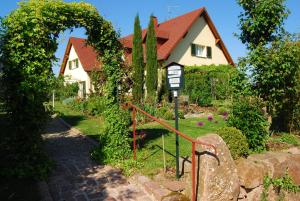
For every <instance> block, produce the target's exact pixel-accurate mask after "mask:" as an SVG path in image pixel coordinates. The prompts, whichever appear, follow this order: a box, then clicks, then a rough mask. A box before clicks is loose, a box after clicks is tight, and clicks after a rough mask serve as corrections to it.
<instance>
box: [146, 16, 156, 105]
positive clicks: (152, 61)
mask: <svg viewBox="0 0 300 201" xmlns="http://www.w3.org/2000/svg"><path fill="white" fill-rule="evenodd" d="M146 55H147V59H146V71H147V74H146V88H147V99H148V100H155V98H156V90H157V66H158V64H157V48H156V35H155V30H154V21H153V16H151V17H150V22H149V25H148V30H147V39H146Z"/></svg>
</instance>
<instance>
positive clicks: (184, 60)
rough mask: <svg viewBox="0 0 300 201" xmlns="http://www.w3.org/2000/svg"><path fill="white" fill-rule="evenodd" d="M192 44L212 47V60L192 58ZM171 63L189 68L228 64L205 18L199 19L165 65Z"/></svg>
mask: <svg viewBox="0 0 300 201" xmlns="http://www.w3.org/2000/svg"><path fill="white" fill-rule="evenodd" d="M192 43H194V44H199V45H204V46H210V47H211V48H212V58H201V57H196V56H192V54H191V44H192ZM171 62H177V63H180V64H182V65H187V66H194V65H197V66H198V65H210V64H216V65H218V64H228V62H227V60H226V57H225V55H224V54H223V52H222V50H221V49H220V47H219V46H218V45H216V39H215V37H214V35H213V33H212V31H211V30H210V28H209V26H208V25H207V23H206V21H205V19H204V17H199V18H198V19H197V20H196V22H195V23H194V24H193V26H192V27H191V29H190V30H189V32H188V34H187V35H186V36H185V38H183V39H182V40H181V41H180V42H179V44H178V45H177V46H176V48H175V49H174V50H173V51H172V53H171V55H170V56H169V58H168V60H167V61H166V63H165V64H169V63H171Z"/></svg>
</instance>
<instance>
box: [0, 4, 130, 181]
mask: <svg viewBox="0 0 300 201" xmlns="http://www.w3.org/2000/svg"><path fill="white" fill-rule="evenodd" d="M0 25H1V26H0V39H1V40H0V41H1V43H0V59H1V62H2V63H3V64H4V75H3V81H4V82H3V83H4V91H5V93H4V94H5V95H4V96H5V97H4V100H5V108H6V111H7V114H8V116H9V120H10V123H11V125H14V132H13V134H10V135H8V133H3V134H2V135H3V136H1V140H2V139H6V141H5V145H6V146H1V149H3V150H1V153H12V152H13V153H15V155H14V158H13V159H12V158H10V159H9V160H10V161H12V162H11V163H9V165H7V166H6V167H3V168H2V169H1V174H2V173H3V172H4V173H3V174H6V175H7V174H12V175H16V174H17V175H19V176H34V175H37V176H41V175H42V174H44V173H45V167H46V165H45V163H44V160H42V158H41V156H42V155H43V154H42V153H41V146H40V145H41V143H40V142H41V139H40V133H41V130H42V129H43V127H44V125H45V123H46V120H47V118H48V113H47V111H46V110H45V107H44V103H45V102H47V101H48V97H47V94H49V93H48V92H49V90H50V88H51V84H52V80H53V76H54V75H53V73H52V70H51V67H52V64H53V62H55V61H56V58H55V55H54V53H55V51H56V50H57V47H58V42H57V39H58V37H59V33H60V32H62V31H65V30H66V29H70V28H71V29H73V28H78V27H84V28H85V29H86V34H87V36H88V38H87V43H88V44H89V45H91V46H92V47H94V49H95V50H96V51H97V53H98V55H100V53H101V61H102V63H103V71H104V73H105V77H107V80H106V83H105V87H104V91H105V95H106V97H107V103H108V105H115V107H112V108H114V111H111V112H113V113H114V114H115V115H116V116H118V114H119V115H121V111H120V109H119V107H116V105H117V104H118V103H117V100H118V98H117V95H118V85H119V84H120V81H121V80H120V78H121V75H122V68H121V66H122V60H121V56H122V52H121V48H120V47H121V45H120V43H119V41H118V34H117V33H116V32H115V31H114V29H113V27H112V25H111V23H110V22H108V21H106V20H104V19H103V18H102V17H101V16H100V15H99V13H98V11H97V9H96V8H95V7H93V6H92V5H90V4H87V3H83V2H80V3H66V2H63V1H60V0H29V1H22V2H21V3H20V4H19V7H18V8H17V9H16V10H14V11H13V12H12V13H10V14H9V15H8V16H7V17H5V18H3V19H1V24H0ZM108 107H109V106H108ZM120 119H121V118H120ZM106 124H107V128H108V129H113V128H114V126H118V122H117V123H115V124H114V125H110V122H106ZM120 124H122V122H120ZM126 132H127V129H125V130H124V132H123V133H122V132H120V133H122V134H124V135H126ZM110 133H113V132H110ZM119 144H125V145H126V144H127V141H124V142H123V143H119ZM126 147H127V146H126ZM116 149H117V148H116ZM24 155H26V157H24ZM1 156H2V155H1ZM8 156H11V154H3V157H4V158H1V160H4V161H5V160H8V158H7V157H8ZM13 167H15V168H13ZM21 169H22V171H21ZM37 170H41V171H40V173H39V171H37Z"/></svg>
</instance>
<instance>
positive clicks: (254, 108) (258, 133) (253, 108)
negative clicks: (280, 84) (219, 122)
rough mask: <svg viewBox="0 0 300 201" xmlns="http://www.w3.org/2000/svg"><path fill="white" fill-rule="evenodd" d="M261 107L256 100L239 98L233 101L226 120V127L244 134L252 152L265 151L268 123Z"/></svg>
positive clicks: (260, 102) (258, 100)
mask: <svg viewBox="0 0 300 201" xmlns="http://www.w3.org/2000/svg"><path fill="white" fill-rule="evenodd" d="M263 107H264V104H263V102H262V101H261V100H260V99H258V98H251V97H250V98H248V97H241V98H239V99H236V100H234V102H233V105H232V111H231V112H230V113H229V117H228V119H227V126H232V127H236V128H237V129H239V130H241V131H242V132H243V134H245V136H246V137H247V141H248V144H249V148H250V149H251V150H253V151H262V150H264V149H265V143H266V139H267V137H268V134H269V133H268V129H267V128H268V125H269V123H268V120H267V117H266V116H265V112H264V111H263V109H262V108H263Z"/></svg>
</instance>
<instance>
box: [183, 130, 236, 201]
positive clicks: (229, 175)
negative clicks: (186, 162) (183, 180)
mask: <svg viewBox="0 0 300 201" xmlns="http://www.w3.org/2000/svg"><path fill="white" fill-rule="evenodd" d="M197 140H200V141H203V142H206V143H210V144H213V145H214V146H215V147H216V148H217V154H216V155H214V154H213V149H211V148H209V147H206V146H197V152H198V160H197V161H198V162H199V163H197V164H196V165H197V167H198V171H197V172H198V175H197V187H198V188H197V192H198V193H197V196H198V200H205V201H230V200H237V199H238V195H239V191H240V185H239V178H238V175H237V169H236V166H235V163H234V161H233V159H232V157H231V155H230V151H229V149H228V147H227V146H226V144H225V142H224V141H223V139H222V138H221V137H219V136H218V135H216V134H208V135H206V136H203V137H199V138H197ZM190 186H191V175H190V174H189V176H188V177H187V188H189V189H187V193H190V192H191V189H190Z"/></svg>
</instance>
